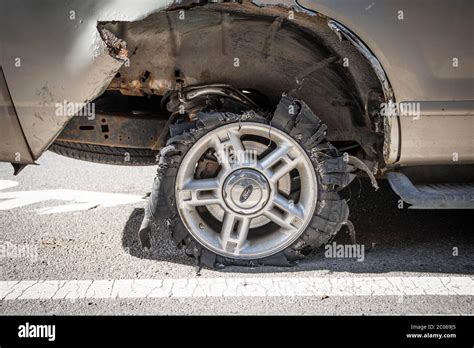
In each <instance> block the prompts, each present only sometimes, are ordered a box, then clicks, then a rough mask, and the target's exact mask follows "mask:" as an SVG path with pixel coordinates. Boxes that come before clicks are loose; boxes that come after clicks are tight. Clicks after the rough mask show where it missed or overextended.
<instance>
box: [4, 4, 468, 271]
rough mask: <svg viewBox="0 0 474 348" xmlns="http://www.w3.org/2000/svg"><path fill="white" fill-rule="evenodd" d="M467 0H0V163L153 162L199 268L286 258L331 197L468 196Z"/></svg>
mask: <svg viewBox="0 0 474 348" xmlns="http://www.w3.org/2000/svg"><path fill="white" fill-rule="evenodd" d="M473 13H474V3H473V2H472V1H469V0H453V1H443V0H418V1H408V0H386V1H370V0H354V1H336V0H294V1H290V0H254V1H247V0H245V1H241V2H237V1H225V0H221V1H219V0H218V1H209V2H207V1H200V0H197V1H187V0H183V1H163V0H153V1H152V0H141V1H137V0H135V1H125V0H104V1H95V0H72V1H67V2H62V1H55V0H44V1H41V2H40V1H35V0H23V1H21V2H19V1H14V0H0V16H1V18H0V41H1V51H0V59H1V60H0V66H1V67H0V92H1V93H0V98H1V99H0V105H1V108H0V114H1V126H0V161H5V162H10V163H12V165H13V168H14V171H15V174H18V173H19V172H20V171H21V169H22V168H24V167H25V166H26V165H28V164H32V163H35V161H36V160H37V159H38V158H39V157H40V156H41V155H42V154H43V153H44V152H45V151H46V150H48V149H49V150H51V151H53V152H56V153H59V154H61V155H64V156H69V157H72V158H76V159H80V160H85V161H93V162H100V163H107V164H116V165H157V167H158V171H157V176H156V178H155V181H154V183H153V189H152V192H151V196H150V199H149V203H148V205H147V207H146V214H145V218H144V220H143V223H142V226H141V229H140V231H139V234H140V238H141V240H142V242H143V244H144V245H145V246H146V245H148V243H149V233H150V225H151V223H152V222H153V221H157V222H159V223H160V226H163V224H162V223H163V222H165V225H166V229H167V232H169V233H170V234H171V237H172V238H173V240H174V241H175V243H176V245H177V246H179V247H182V248H183V249H184V250H185V252H186V253H187V254H188V255H190V256H192V257H194V258H196V260H197V262H198V263H200V264H203V265H207V266H210V267H215V266H216V265H225V264H239V265H258V264H280V265H281V264H291V263H292V262H293V261H295V260H298V259H301V258H303V257H304V256H305V255H307V254H309V253H310V252H311V251H312V250H314V249H317V248H319V247H321V246H322V245H324V244H326V243H328V242H329V241H330V240H331V239H332V238H334V236H335V235H336V233H337V232H338V231H339V230H340V229H341V228H342V227H343V226H347V228H349V230H352V228H353V227H352V225H351V223H350V220H349V209H348V206H347V202H346V200H345V199H344V198H342V197H343V195H341V192H342V191H343V190H344V189H345V188H346V187H347V186H348V185H349V184H350V183H351V181H352V180H353V179H354V178H355V177H356V176H358V175H360V176H366V177H368V178H369V179H370V182H371V183H372V185H373V186H374V189H377V188H378V184H377V180H379V179H385V178H386V179H388V180H389V182H390V185H391V187H392V188H393V190H394V191H395V192H396V193H397V194H398V195H399V196H400V198H401V200H403V201H405V202H407V203H409V204H410V205H411V208H419V209H443V208H451V209H461V208H473V207H474V186H473V184H472V182H473V178H474V175H473V168H474V167H473V163H474V145H473V139H474V137H473V130H474V129H473V122H474V121H473V120H474V111H473V110H474V108H473V101H474V52H473V51H474V49H473V45H472V42H473V32H474V30H473V26H472V14H473Z"/></svg>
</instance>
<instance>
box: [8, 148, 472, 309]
mask: <svg viewBox="0 0 474 348" xmlns="http://www.w3.org/2000/svg"><path fill="white" fill-rule="evenodd" d="M39 164H40V165H39V166H29V167H27V168H26V169H24V171H23V172H22V173H21V174H20V175H19V176H17V177H14V176H13V175H12V172H13V171H12V168H11V166H10V165H8V164H0V246H2V248H3V249H2V255H1V256H2V257H1V258H0V267H1V272H0V298H1V299H2V300H0V313H1V314H323V315H324V314H473V313H474V306H473V296H474V285H473V284H474V278H473V277H472V275H473V273H474V261H473V259H472V255H474V237H473V234H472V218H471V217H472V211H416V210H409V209H406V207H405V209H399V208H398V198H397V196H396V195H394V194H393V193H392V192H391V191H390V188H389V187H388V185H387V183H386V182H383V181H382V182H380V184H381V187H382V188H381V190H380V191H379V192H377V193H375V192H373V191H372V189H371V188H370V185H369V184H368V183H367V182H366V181H365V180H362V181H361V183H360V185H361V187H362V190H361V193H360V197H358V196H359V182H355V183H353V185H352V186H351V189H352V197H351V200H350V203H349V204H350V206H351V209H352V210H351V221H352V222H353V223H354V225H355V228H356V231H357V240H358V242H359V243H360V244H363V245H364V247H365V249H364V251H365V253H364V260H363V261H361V262H360V261H357V260H356V259H354V258H344V259H338V258H328V257H325V254H324V252H319V253H314V254H312V255H310V256H309V257H307V259H305V260H304V261H302V262H300V263H299V264H298V265H297V266H296V267H292V268H279V267H263V268H240V267H227V268H225V269H223V270H208V269H202V270H200V271H198V270H197V269H196V267H195V266H194V264H193V261H192V260H191V259H189V258H188V257H187V256H185V255H184V253H183V252H182V251H180V250H177V249H176V248H175V247H174V246H173V244H172V243H171V241H170V239H169V237H168V234H167V233H166V231H163V228H161V229H159V228H158V227H156V226H155V228H154V233H153V238H152V248H151V250H149V251H145V250H142V249H141V247H140V244H139V241H138V239H137V231H138V227H139V225H140V223H141V219H142V217H143V206H144V200H143V199H142V198H143V197H144V196H145V195H146V193H147V192H149V191H150V187H151V184H152V180H153V176H154V172H155V168H153V167H130V168H128V167H120V166H108V165H100V164H93V163H87V162H82V161H76V160H72V159H68V158H64V157H61V156H58V155H55V154H52V153H49V152H48V153H46V154H45V155H44V156H43V157H42V158H41V159H40V160H39ZM336 242H337V243H339V244H348V243H350V239H349V237H348V234H347V233H346V232H345V231H344V232H341V233H340V235H339V236H338V238H337V240H336ZM65 284H66V285H67V286H65ZM78 284H79V285H78ZM249 285H250V287H249ZM66 287H67V289H66ZM72 288H74V289H73V290H71V289H72ZM93 288H94V291H92V289H93ZM81 289H82V290H81ZM100 289H102V290H103V291H102V290H100Z"/></svg>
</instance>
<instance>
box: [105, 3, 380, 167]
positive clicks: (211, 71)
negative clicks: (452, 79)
mask: <svg viewBox="0 0 474 348" xmlns="http://www.w3.org/2000/svg"><path fill="white" fill-rule="evenodd" d="M293 16H294V17H291V16H289V12H288V9H285V8H281V7H257V6H255V5H253V4H250V3H244V4H239V3H222V4H208V5H201V6H194V7H190V8H186V9H175V10H168V11H161V12H157V13H155V14H152V15H150V16H149V17H147V18H145V19H143V20H141V21H136V22H114V23H100V25H101V26H104V27H106V28H107V29H109V30H111V31H112V32H115V33H117V35H118V36H120V37H121V38H123V39H124V40H125V41H126V42H127V45H128V49H129V51H130V52H131V55H130V58H129V62H127V63H128V64H127V63H126V64H124V66H123V67H122V68H121V70H120V71H119V72H118V74H117V76H116V77H115V78H114V80H113V81H112V83H111V84H110V85H109V87H108V89H109V90H119V91H120V92H121V93H122V94H125V95H133V96H147V95H165V94H166V93H167V92H168V91H170V90H175V89H176V88H177V86H178V84H180V83H183V84H184V85H185V86H186V85H197V84H213V83H224V84H229V85H232V86H233V87H235V88H238V89H249V90H250V89H251V90H256V91H258V92H260V93H263V94H264V95H265V96H266V97H267V98H268V100H269V105H270V106H269V107H270V108H272V107H275V106H276V104H277V103H278V101H279V99H280V98H281V95H282V94H283V93H289V94H291V95H293V96H294V97H296V98H299V99H302V100H304V101H305V102H306V103H307V104H308V106H310V108H311V109H312V110H313V111H314V112H315V113H316V114H317V115H318V116H319V117H320V118H321V120H322V121H323V122H325V123H326V124H327V126H328V139H329V140H330V141H332V142H333V143H334V144H336V145H339V146H341V147H342V148H347V149H351V150H349V151H352V149H354V152H356V153H357V154H358V156H359V157H363V158H365V159H368V160H377V159H381V157H382V151H381V146H382V142H383V135H382V128H383V127H382V126H381V124H382V122H381V119H380V117H379V116H378V106H379V105H380V103H381V102H382V101H383V98H384V96H383V89H382V86H381V84H380V82H379V80H378V78H377V76H376V74H375V73H374V70H373V69H372V67H371V66H370V64H369V63H368V62H367V60H366V59H365V57H364V56H363V55H362V54H361V53H360V52H359V51H358V50H357V49H356V47H354V46H353V45H352V44H351V43H350V42H349V41H347V40H344V39H342V40H341V39H340V38H339V37H338V36H337V35H336V34H335V33H334V32H333V31H332V30H331V28H330V27H329V26H328V19H327V18H326V17H322V16H309V15H307V14H305V13H300V12H297V13H294V14H293Z"/></svg>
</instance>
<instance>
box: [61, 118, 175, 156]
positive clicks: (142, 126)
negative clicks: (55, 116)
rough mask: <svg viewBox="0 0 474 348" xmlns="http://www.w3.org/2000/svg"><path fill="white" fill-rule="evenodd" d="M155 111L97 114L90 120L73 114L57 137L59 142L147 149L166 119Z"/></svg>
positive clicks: (162, 129)
mask: <svg viewBox="0 0 474 348" xmlns="http://www.w3.org/2000/svg"><path fill="white" fill-rule="evenodd" d="M160 117H161V118H158V117H157V115H156V114H139V115H134V114H120V113H107V114H105V113H98V114H96V115H95V118H94V119H92V120H90V119H88V118H87V117H81V116H76V117H74V118H73V119H72V120H71V121H70V122H69V123H68V125H67V126H66V128H65V129H64V130H63V131H62V132H61V134H60V135H59V136H58V138H57V140H59V141H71V142H78V143H88V144H94V145H104V146H111V147H114V146H115V147H125V148H136V149H151V148H153V145H154V144H155V142H156V141H157V139H159V137H160V135H161V133H162V132H163V131H164V130H165V129H166V128H165V124H166V119H165V117H163V116H161V115H160Z"/></svg>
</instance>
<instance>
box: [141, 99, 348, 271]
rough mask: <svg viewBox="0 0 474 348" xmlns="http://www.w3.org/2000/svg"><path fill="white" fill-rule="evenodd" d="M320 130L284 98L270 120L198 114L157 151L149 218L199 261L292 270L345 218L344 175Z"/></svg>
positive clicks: (302, 107)
mask: <svg viewBox="0 0 474 348" xmlns="http://www.w3.org/2000/svg"><path fill="white" fill-rule="evenodd" d="M185 128H186V127H184V128H183V129H185ZM325 131H326V127H325V125H324V124H322V123H321V121H320V120H319V118H318V117H317V116H316V115H314V113H312V112H311V110H310V109H309V108H308V107H307V106H306V104H304V103H303V102H301V101H298V100H295V99H293V98H291V97H287V96H285V97H283V98H282V100H281V101H280V103H279V105H278V107H277V109H276V111H275V113H274V115H273V117H272V118H271V119H266V118H264V117H262V116H259V115H257V114H256V113H254V112H244V113H242V114H233V113H223V112H214V113H200V114H198V120H197V121H196V122H195V124H194V125H193V128H192V129H191V130H187V131H184V132H182V133H181V134H177V135H174V136H172V137H171V138H170V139H169V140H168V142H167V145H166V146H165V147H164V148H163V149H162V150H161V153H160V160H159V168H158V172H157V176H156V178H155V181H154V185H153V190H152V193H151V196H150V200H149V206H148V207H147V209H148V214H151V215H152V216H153V217H154V219H155V220H158V221H159V222H161V223H162V222H163V221H165V222H166V223H167V226H168V227H169V229H170V230H171V235H172V238H173V240H174V242H175V243H176V245H177V246H178V247H182V248H184V250H185V252H186V254H187V255H189V256H192V257H194V258H195V259H196V262H197V263H198V264H199V265H205V266H208V267H211V268H214V267H218V266H221V265H246V266H255V265H279V266H289V265H293V264H294V261H296V260H299V259H302V258H303V257H304V256H305V255H307V254H309V253H310V252H311V251H312V250H314V249H317V248H319V247H321V246H322V245H324V244H326V243H328V242H329V241H330V240H331V239H332V238H333V237H334V236H335V235H336V233H337V232H338V231H339V230H340V229H341V226H342V225H343V224H345V223H346V222H347V220H348V216H349V210H348V206H347V204H346V201H345V200H343V199H341V198H340V196H339V194H338V191H340V190H341V189H343V188H344V187H346V186H347V185H348V184H349V182H350V179H351V177H352V176H351V174H350V173H349V166H348V165H347V164H346V162H344V160H343V158H342V157H341V156H340V155H339V154H338V152H337V150H336V149H335V148H334V147H333V146H332V145H331V144H330V143H328V142H326V141H325V140H324V139H325V134H326V132H325ZM171 134H173V132H171Z"/></svg>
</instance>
